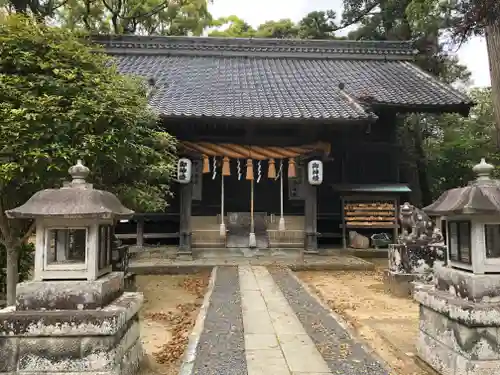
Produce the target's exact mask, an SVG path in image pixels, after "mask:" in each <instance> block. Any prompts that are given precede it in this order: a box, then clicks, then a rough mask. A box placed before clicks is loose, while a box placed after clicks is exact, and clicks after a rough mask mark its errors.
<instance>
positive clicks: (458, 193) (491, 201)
mask: <svg viewBox="0 0 500 375" xmlns="http://www.w3.org/2000/svg"><path fill="white" fill-rule="evenodd" d="M493 169H495V167H494V166H493V165H491V164H488V163H486V161H485V160H484V158H483V159H481V162H480V163H479V164H477V165H476V166H474V167H473V168H472V170H473V171H474V172H475V173H476V175H477V178H476V179H475V180H474V181H471V182H470V183H469V184H468V185H467V186H465V187H461V188H455V189H450V190H447V191H445V192H444V193H443V194H441V196H440V197H439V198H438V199H437V200H436V201H435V202H434V203H432V204H431V205H429V206H427V207H424V209H423V210H424V211H425V212H426V213H427V214H429V215H437V216H449V215H471V214H486V215H488V214H498V213H500V181H499V180H494V179H492V178H490V174H491V172H492V171H493Z"/></svg>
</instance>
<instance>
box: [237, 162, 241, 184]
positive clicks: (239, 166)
mask: <svg viewBox="0 0 500 375" xmlns="http://www.w3.org/2000/svg"><path fill="white" fill-rule="evenodd" d="M236 169H237V170H238V181H239V180H241V176H242V175H241V162H240V159H237V160H236Z"/></svg>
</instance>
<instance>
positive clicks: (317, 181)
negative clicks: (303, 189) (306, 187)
mask: <svg viewBox="0 0 500 375" xmlns="http://www.w3.org/2000/svg"><path fill="white" fill-rule="evenodd" d="M307 179H308V181H309V183H310V184H311V185H321V183H322V182H323V162H322V161H321V160H311V161H310V162H309V163H308V164H307Z"/></svg>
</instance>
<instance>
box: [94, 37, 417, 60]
mask: <svg viewBox="0 0 500 375" xmlns="http://www.w3.org/2000/svg"><path fill="white" fill-rule="evenodd" d="M91 39H92V41H94V42H96V43H98V44H101V45H103V46H104V47H105V49H106V50H107V52H109V53H134V52H135V53H144V52H145V51H151V52H153V51H154V53H155V54H176V55H182V54H186V53H188V54H192V53H195V54H199V55H204V54H206V55H210V54H211V53H217V54H220V53H221V52H222V53H223V54H224V55H225V56H231V55H233V56H251V57H255V56H257V55H258V54H263V56H266V57H300V58H316V59H317V58H334V57H335V58H352V57H353V56H356V57H357V58H370V59H374V58H375V59H398V60H409V59H413V57H414V56H415V55H416V53H417V51H416V49H415V47H414V44H413V42H411V41H355V40H311V39H306V40H304V39H264V38H214V37H178V36H138V35H97V36H93V37H92V38H91Z"/></svg>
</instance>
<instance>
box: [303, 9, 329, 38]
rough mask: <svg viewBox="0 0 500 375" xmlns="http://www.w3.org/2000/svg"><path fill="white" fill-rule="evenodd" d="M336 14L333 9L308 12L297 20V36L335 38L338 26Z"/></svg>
mask: <svg viewBox="0 0 500 375" xmlns="http://www.w3.org/2000/svg"><path fill="white" fill-rule="evenodd" d="M336 17H337V15H336V14H335V12H334V11H333V10H327V11H326V12H324V11H314V12H310V13H308V14H307V15H306V16H305V17H304V18H302V19H301V20H300V22H299V26H298V28H299V37H300V38H302V39H335V31H336V30H337V29H338V26H337V25H336V23H335V19H336Z"/></svg>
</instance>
